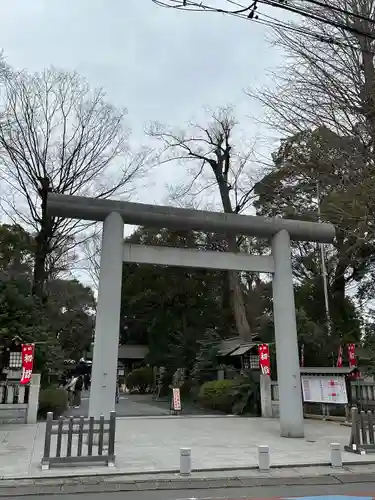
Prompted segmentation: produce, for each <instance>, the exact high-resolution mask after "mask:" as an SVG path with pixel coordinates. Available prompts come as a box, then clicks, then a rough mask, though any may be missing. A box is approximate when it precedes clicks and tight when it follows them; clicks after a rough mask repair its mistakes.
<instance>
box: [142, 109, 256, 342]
mask: <svg viewBox="0 0 375 500" xmlns="http://www.w3.org/2000/svg"><path fill="white" fill-rule="evenodd" d="M236 126H237V122H236V120H235V118H234V113H233V109H232V108H231V107H226V108H221V109H219V110H218V111H216V112H215V113H213V115H212V117H211V120H210V122H209V123H208V124H207V125H206V126H201V125H197V124H192V125H190V127H189V129H188V130H175V131H174V130H168V129H166V128H165V127H163V126H161V125H160V124H153V125H152V126H151V127H150V130H149V134H150V135H151V136H152V137H153V138H155V139H157V140H159V141H160V142H161V144H162V148H161V152H160V162H161V163H165V162H168V163H169V162H177V163H181V164H182V165H183V167H184V168H186V166H187V168H188V176H189V181H188V183H187V184H186V183H184V184H182V185H181V186H179V187H178V188H177V189H176V191H175V193H174V198H175V199H181V198H182V199H186V198H188V199H190V202H189V205H191V204H192V203H191V202H192V200H194V199H197V198H199V199H202V197H203V196H204V197H206V196H207V191H209V190H215V191H218V193H219V197H220V204H221V207H222V210H223V211H224V212H225V213H240V212H242V211H244V210H245V209H246V208H247V207H248V206H249V205H250V203H251V201H252V196H253V186H254V177H255V172H254V169H253V166H254V165H253V162H252V160H253V155H254V149H253V145H250V146H249V145H248V147H247V148H243V149H241V150H240V149H239V148H236V146H235V144H234V142H235V133H236ZM205 204H206V205H207V198H205ZM225 238H226V248H225V249H226V250H228V251H230V252H236V251H238V241H237V238H236V236H235V235H226V236H225ZM228 282H229V290H230V297H231V304H232V310H233V315H234V318H235V322H236V327H237V331H238V334H239V335H240V336H241V337H242V338H243V339H244V340H250V339H251V338H252V332H251V328H250V325H249V322H248V319H247V316H246V308H245V304H244V297H243V290H242V285H241V281H240V276H239V274H238V273H236V272H228Z"/></svg>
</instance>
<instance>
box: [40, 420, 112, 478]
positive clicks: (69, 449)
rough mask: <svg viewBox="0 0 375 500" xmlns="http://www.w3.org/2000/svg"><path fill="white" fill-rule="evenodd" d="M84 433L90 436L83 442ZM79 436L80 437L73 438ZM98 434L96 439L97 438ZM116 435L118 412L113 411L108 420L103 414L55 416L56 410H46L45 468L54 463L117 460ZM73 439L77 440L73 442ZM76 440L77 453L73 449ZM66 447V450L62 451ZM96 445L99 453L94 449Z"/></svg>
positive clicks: (66, 463)
mask: <svg viewBox="0 0 375 500" xmlns="http://www.w3.org/2000/svg"><path fill="white" fill-rule="evenodd" d="M107 434H108V448H107V449H106V450H105V449H104V444H105V436H106V435H107ZM52 436H56V451H55V453H54V454H53V455H51V445H52ZM84 436H87V440H85V442H84V439H83V438H84ZM74 437H77V439H74ZM96 437H97V439H95V438H96ZM115 437H116V412H115V411H112V412H111V414H110V418H109V420H104V417H103V416H101V417H100V419H99V420H95V419H94V417H90V418H89V419H85V418H84V417H80V418H74V417H70V418H69V419H64V417H60V418H59V420H53V414H52V413H48V414H47V423H46V435H45V440H44V453H43V458H42V469H49V467H50V466H51V465H76V464H78V463H91V462H94V463H105V464H106V465H108V466H114V464H115ZM73 441H74V443H73ZM73 444H75V445H76V446H75V448H76V453H73ZM62 448H65V450H66V451H65V454H64V455H63V454H62ZM94 448H96V450H95V451H96V454H95V453H93V451H94Z"/></svg>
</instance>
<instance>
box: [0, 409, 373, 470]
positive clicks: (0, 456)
mask: <svg viewBox="0 0 375 500" xmlns="http://www.w3.org/2000/svg"><path fill="white" fill-rule="evenodd" d="M44 432H45V424H44V423H39V424H36V425H2V426H0V477H2V478H32V477H45V478H47V477H53V476H55V477H56V476H65V477H68V476H74V475H76V476H82V475H83V476H89V475H103V474H135V473H141V472H142V473H155V472H176V471H177V470H178V467H179V450H180V448H182V447H188V448H191V450H192V463H193V469H194V470H215V469H250V468H254V467H256V466H257V445H259V444H266V445H269V447H270V455H271V464H272V465H274V466H289V467H290V466H300V465H307V464H310V465H319V464H322V465H323V464H328V463H329V443H331V442H340V443H341V444H342V445H344V444H347V443H348V441H349V434H350V428H348V427H344V426H341V425H339V424H337V423H334V422H322V421H313V420H306V422H305V432H306V437H305V438H304V439H286V438H281V437H280V435H279V422H278V420H277V419H261V418H243V417H231V416H224V417H222V416H214V417H212V416H196V417H193V416H190V417H183V416H180V417H173V416H170V417H143V418H142V417H137V418H132V417H129V418H119V419H118V420H117V429H116V467H115V468H112V469H111V468H107V467H101V466H91V467H69V468H53V469H51V470H49V471H42V470H41V466H40V461H41V457H42V454H43V446H44ZM53 449H54V448H53V444H52V448H51V450H52V451H53ZM343 460H344V462H346V463H361V462H362V463H366V462H368V461H374V462H375V456H371V455H365V456H360V455H356V454H350V453H346V452H344V453H343Z"/></svg>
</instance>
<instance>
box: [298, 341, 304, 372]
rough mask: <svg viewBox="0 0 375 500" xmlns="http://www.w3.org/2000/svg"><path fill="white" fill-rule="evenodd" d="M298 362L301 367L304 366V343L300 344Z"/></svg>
mask: <svg viewBox="0 0 375 500" xmlns="http://www.w3.org/2000/svg"><path fill="white" fill-rule="evenodd" d="M299 364H300V366H301V367H302V368H303V367H304V366H305V344H302V345H301V355H300V360H299Z"/></svg>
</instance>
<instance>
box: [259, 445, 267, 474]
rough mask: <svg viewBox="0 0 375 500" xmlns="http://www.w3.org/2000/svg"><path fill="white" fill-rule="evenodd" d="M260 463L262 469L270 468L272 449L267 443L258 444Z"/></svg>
mask: <svg viewBox="0 0 375 500" xmlns="http://www.w3.org/2000/svg"><path fill="white" fill-rule="evenodd" d="M258 464H259V470H261V471H268V470H269V469H270V449H269V447H268V446H267V445H260V446H258Z"/></svg>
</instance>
